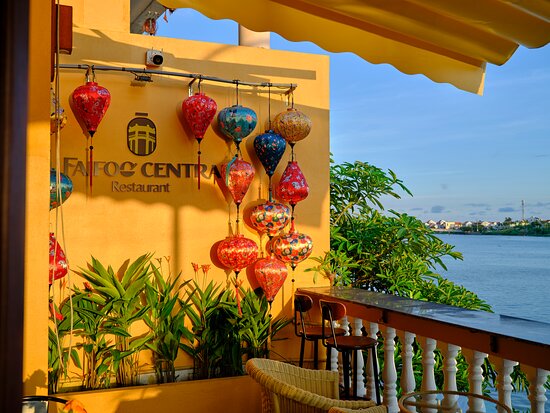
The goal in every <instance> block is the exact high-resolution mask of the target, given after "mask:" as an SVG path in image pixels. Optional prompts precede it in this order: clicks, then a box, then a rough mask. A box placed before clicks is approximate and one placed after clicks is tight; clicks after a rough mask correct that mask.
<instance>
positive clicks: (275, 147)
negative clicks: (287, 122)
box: [254, 130, 286, 201]
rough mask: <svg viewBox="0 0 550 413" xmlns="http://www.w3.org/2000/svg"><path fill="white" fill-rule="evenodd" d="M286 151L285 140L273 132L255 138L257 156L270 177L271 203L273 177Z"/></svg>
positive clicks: (270, 198) (270, 197)
mask: <svg viewBox="0 0 550 413" xmlns="http://www.w3.org/2000/svg"><path fill="white" fill-rule="evenodd" d="M285 149H286V141H285V139H284V138H283V137H282V136H281V135H279V134H277V133H275V132H273V131H272V130H269V131H266V132H265V133H262V134H261V135H258V136H256V138H254V151H255V152H256V156H257V157H258V159H259V160H260V162H261V163H262V165H263V167H264V169H265V173H266V174H267V176H268V177H269V200H270V201H271V200H272V196H271V192H272V191H271V177H272V176H273V174H274V173H275V169H277V165H279V161H280V160H281V158H282V156H283V154H284V153H285Z"/></svg>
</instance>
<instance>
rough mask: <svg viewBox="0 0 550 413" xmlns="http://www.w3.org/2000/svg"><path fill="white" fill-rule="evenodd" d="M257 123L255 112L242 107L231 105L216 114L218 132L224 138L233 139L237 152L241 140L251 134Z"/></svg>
mask: <svg viewBox="0 0 550 413" xmlns="http://www.w3.org/2000/svg"><path fill="white" fill-rule="evenodd" d="M257 123H258V117H257V116H256V112H254V111H253V110H252V109H250V108H247V107H245V106H242V105H233V106H231V107H228V108H224V109H222V110H220V112H219V113H218V124H219V126H220V130H221V131H222V132H223V134H224V135H225V136H227V137H228V138H231V139H233V143H235V146H236V147H237V152H238V151H239V145H240V144H241V142H242V141H243V139H244V138H246V137H247V136H248V135H250V134H251V133H252V131H253V130H254V128H255V127H256V124H257Z"/></svg>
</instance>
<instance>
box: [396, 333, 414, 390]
mask: <svg viewBox="0 0 550 413" xmlns="http://www.w3.org/2000/svg"><path fill="white" fill-rule="evenodd" d="M397 336H398V337H399V341H400V342H401V362H402V370H401V381H400V384H401V391H402V392H403V394H405V393H410V392H413V391H414V390H415V388H416V382H415V380H414V370H413V364H412V359H413V356H414V353H413V347H412V345H413V343H414V337H415V336H416V334H414V333H409V332H407V331H399V332H398V333H397Z"/></svg>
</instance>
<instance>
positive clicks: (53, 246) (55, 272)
mask: <svg viewBox="0 0 550 413" xmlns="http://www.w3.org/2000/svg"><path fill="white" fill-rule="evenodd" d="M67 272H68V266H67V258H66V257H65V253H64V252H63V250H62V249H61V246H60V245H59V244H58V243H57V240H56V239H55V237H54V235H53V232H50V277H49V278H50V285H51V284H52V282H53V280H58V279H60V278H63V277H64V276H65V275H67Z"/></svg>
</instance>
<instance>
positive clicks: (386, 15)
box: [158, 0, 550, 94]
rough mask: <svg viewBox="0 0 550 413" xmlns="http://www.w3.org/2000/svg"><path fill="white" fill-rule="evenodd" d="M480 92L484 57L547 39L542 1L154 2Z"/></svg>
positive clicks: (548, 23) (491, 59) (498, 57)
mask: <svg viewBox="0 0 550 413" xmlns="http://www.w3.org/2000/svg"><path fill="white" fill-rule="evenodd" d="M158 1H159V2H160V3H161V4H162V5H164V6H165V7H168V8H174V9H177V8H192V9H195V10H197V11H199V12H200V13H202V14H204V15H205V16H207V17H209V18H212V19H231V20H234V21H236V22H238V23H239V24H241V25H243V26H244V27H246V28H248V29H250V30H253V31H258V32H265V31H269V32H275V33H278V34H280V35H281V36H283V37H284V38H286V39H288V40H291V41H310V42H313V43H315V44H317V45H318V46H320V47H322V48H323V49H325V50H327V51H331V52H353V53H355V54H357V55H358V56H360V57H362V58H363V59H365V60H366V61H368V62H371V63H375V64H379V63H388V64H391V65H392V66H394V67H395V68H397V69H398V70H400V71H401V72H403V73H406V74H410V75H412V74H423V75H425V76H427V77H428V78H430V79H431V80H433V81H435V82H440V83H450V84H452V85H454V86H456V87H457V88H459V89H463V90H466V91H469V92H473V93H477V94H482V93H483V84H484V78H485V67H486V64H487V63H492V64H495V65H502V64H504V63H505V62H506V61H507V60H508V59H510V57H511V56H512V54H513V53H514V52H515V51H516V49H517V48H518V46H520V45H521V46H525V47H528V48H537V47H542V46H544V45H546V44H547V43H548V42H549V41H550V2H549V1H548V0H253V1H243V0H231V1H227V0H158Z"/></svg>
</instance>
